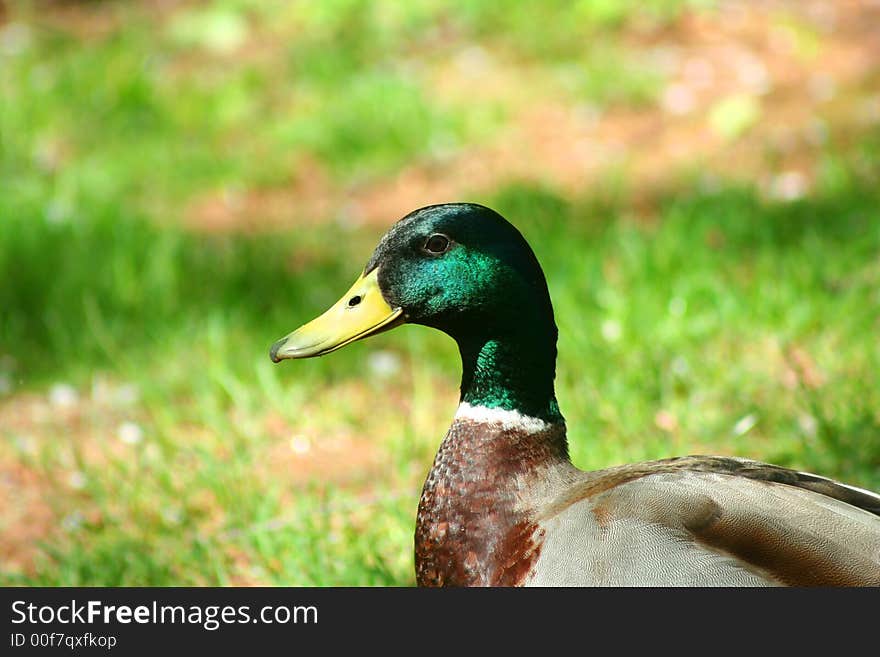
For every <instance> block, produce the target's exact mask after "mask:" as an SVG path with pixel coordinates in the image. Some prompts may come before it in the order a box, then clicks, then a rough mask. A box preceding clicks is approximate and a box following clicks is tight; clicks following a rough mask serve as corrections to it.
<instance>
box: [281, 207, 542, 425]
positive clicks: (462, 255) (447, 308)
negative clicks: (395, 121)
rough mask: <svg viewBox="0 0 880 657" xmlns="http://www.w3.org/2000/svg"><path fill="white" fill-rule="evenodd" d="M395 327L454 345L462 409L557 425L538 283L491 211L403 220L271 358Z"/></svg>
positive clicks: (426, 211)
mask: <svg viewBox="0 0 880 657" xmlns="http://www.w3.org/2000/svg"><path fill="white" fill-rule="evenodd" d="M404 322H410V323H415V324H423V325H426V326H431V327H434V328H437V329H440V330H441V331H444V332H445V333H447V334H449V335H450V336H452V337H453V338H454V339H455V340H456V341H457V342H458V344H459V348H460V350H461V354H462V360H463V367H464V372H463V377H462V399H463V400H464V401H467V402H469V403H471V404H480V405H485V406H489V407H500V408H506V409H508V410H519V411H521V412H524V413H528V414H531V415H534V416H537V417H544V418H551V419H558V414H559V411H558V408H556V402H555V399H554V397H553V377H554V374H555V360H556V335H557V331H556V324H555V323H554V320H553V307H552V304H551V302H550V295H549V293H548V290H547V282H546V280H545V278H544V274H543V272H542V271H541V267H540V265H539V264H538V261H537V258H536V257H535V254H534V253H533V251H532V249H531V247H530V246H529V245H528V243H527V242H526V241H525V239H524V238H523V236H522V235H521V234H520V232H519V231H518V230H517V229H516V228H515V227H514V226H513V225H511V224H510V223H509V222H508V221H507V220H505V219H504V218H503V217H502V216H501V215H499V214H498V213H496V212H495V211H493V210H491V209H489V208H487V207H484V206H482V205H476V204H472V203H453V204H445V205H432V206H428V207H425V208H421V209H420V210H416V211H415V212H412V213H410V214H408V215H407V216H406V217H404V218H403V219H401V220H400V221H398V222H397V223H396V224H395V225H394V226H392V228H391V229H390V230H389V231H388V232H387V233H386V234H385V236H384V237H383V238H382V240H381V241H380V242H379V245H378V246H377V247H376V250H375V251H374V253H373V255H372V257H371V258H370V260H369V262H368V263H367V266H366V267H365V269H364V273H363V275H362V276H361V277H360V278H359V279H358V281H356V282H355V284H354V285H353V286H352V288H351V289H350V290H349V291H348V292H347V293H346V294H345V295H344V296H343V297H342V298H341V299H340V300H339V301H338V302H337V303H336V304H335V305H334V306H333V307H332V308H330V310H328V311H327V312H326V313H325V314H324V315H322V316H321V317H319V318H318V319H316V320H313V321H312V322H310V323H309V324H306V325H305V326H303V327H302V328H300V329H298V330H297V331H295V332H294V333H291V334H290V335H288V336H287V337H286V338H283V339H282V340H279V341H278V342H276V343H275V345H273V347H272V351H271V356H272V359H273V360H275V361H276V362H277V361H279V360H281V359H284V358H307V357H311V356H320V355H323V354H325V353H329V352H330V351H333V350H335V349H338V348H340V347H342V346H344V345H346V344H348V343H350V342H353V341H355V340H358V339H361V338H363V337H367V336H368V335H373V334H375V333H378V332H380V331H384V330H387V329H389V328H392V327H394V326H397V325H399V324H402V323H404Z"/></svg>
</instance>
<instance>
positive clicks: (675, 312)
mask: <svg viewBox="0 0 880 657" xmlns="http://www.w3.org/2000/svg"><path fill="white" fill-rule="evenodd" d="M687 307H688V305H687V301H685V300H684V299H682V298H681V297H672V298H671V299H670V300H669V314H670V315H672V316H673V317H683V316H684V314H685V313H686V312H687Z"/></svg>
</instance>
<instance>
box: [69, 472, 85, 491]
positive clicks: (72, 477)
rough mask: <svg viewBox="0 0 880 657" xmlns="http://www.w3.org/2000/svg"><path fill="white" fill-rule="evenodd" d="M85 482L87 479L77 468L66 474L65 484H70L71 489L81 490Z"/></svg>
mask: <svg viewBox="0 0 880 657" xmlns="http://www.w3.org/2000/svg"><path fill="white" fill-rule="evenodd" d="M87 483H88V479H87V478H86V476H85V475H84V474H83V473H82V472H80V471H79V470H74V471H73V472H71V473H70V474H69V475H67V485H68V486H70V487H71V488H72V489H73V490H82V489H83V488H85V487H86V484H87Z"/></svg>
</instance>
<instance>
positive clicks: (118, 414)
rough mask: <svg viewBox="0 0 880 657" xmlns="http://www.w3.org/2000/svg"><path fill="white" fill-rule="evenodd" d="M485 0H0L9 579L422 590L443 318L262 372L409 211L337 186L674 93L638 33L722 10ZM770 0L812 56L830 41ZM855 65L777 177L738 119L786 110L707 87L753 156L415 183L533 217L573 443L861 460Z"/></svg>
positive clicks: (864, 442)
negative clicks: (548, 119) (454, 4)
mask: <svg viewBox="0 0 880 657" xmlns="http://www.w3.org/2000/svg"><path fill="white" fill-rule="evenodd" d="M496 6H497V3H491V2H471V3H467V4H466V6H465V5H462V6H460V7H458V8H457V9H453V8H450V6H449V5H448V4H447V3H434V2H419V3H411V4H410V3H407V4H406V5H403V4H401V3H395V2H369V3H367V2H355V1H344V2H343V1H336V0H334V1H333V2H325V3H316V4H310V3H286V2H259V3H258V2H251V1H247V0H222V1H216V2H205V3H196V2H181V3H170V4H168V5H166V6H163V8H162V9H157V8H156V7H155V6H154V5H152V4H151V3H146V2H145V3H109V2H108V3H101V2H84V3H43V4H41V5H36V6H35V5H34V4H33V3H29V2H19V3H16V2H12V3H11V4H10V5H9V8H8V9H7V10H6V14H5V15H2V16H0V18H2V20H3V22H2V23H0V30H2V31H0V93H2V99H3V102H2V103H0V277H2V281H3V283H2V285H0V439H2V443H0V495H2V496H4V497H5V499H2V502H0V536H2V545H0V558H2V562H0V584H44V585H59V584H65V585H192V584H196V585H200V584H221V585H227V584H271V585H276V584H277V585H385V584H395V585H410V584H412V583H413V575H412V556H411V552H412V532H413V527H414V517H415V507H416V504H417V499H418V493H419V490H420V487H421V483H422V481H423V479H424V476H425V474H426V472H427V470H428V468H429V465H430V461H431V458H432V456H433V453H434V451H435V449H436V447H437V445H438V444H439V440H440V438H441V436H442V434H443V432H444V430H445V427H446V426H448V422H449V419H450V417H451V415H452V413H453V410H454V407H455V404H456V401H457V396H456V395H457V390H456V386H457V377H458V365H457V353H456V350H455V348H454V345H453V344H452V343H451V341H449V340H448V339H447V338H445V337H444V336H440V335H435V334H434V333H432V332H430V331H428V330H427V329H423V328H420V327H405V328H403V329H400V330H398V331H395V332H393V333H390V334H387V335H383V336H380V337H376V338H373V339H371V340H369V341H367V342H364V343H358V344H356V345H353V346H351V347H349V348H347V349H345V350H343V351H341V352H339V353H336V354H333V356H331V357H329V358H325V359H319V360H317V361H308V362H303V363H293V364H291V363H285V364H284V365H282V366H277V365H272V364H271V363H270V362H269V359H268V353H267V352H268V348H269V346H270V345H271V344H272V342H273V341H274V340H276V339H277V338H278V337H281V336H282V335H284V334H286V333H287V332H289V331H290V330H292V329H293V328H295V327H296V326H297V325H299V324H300V323H302V322H303V321H305V320H307V319H310V318H311V317H312V316H314V315H315V314H316V313H318V312H320V311H322V310H323V309H324V308H325V307H326V306H327V305H329V304H330V303H331V302H333V301H335V299H336V298H337V297H338V295H339V294H340V293H341V292H342V291H344V290H345V289H346V288H347V286H348V285H349V284H350V282H351V280H353V279H354V277H355V276H356V275H357V273H358V272H359V271H360V269H361V268H362V266H363V264H364V263H365V262H366V260H367V258H368V256H369V254H370V252H371V250H372V248H373V246H374V245H375V243H376V241H377V240H378V238H379V237H380V236H381V234H382V232H384V229H385V228H386V227H387V226H388V225H390V223H391V222H392V221H393V220H395V219H396V218H398V217H399V216H401V215H403V214H405V213H406V212H407V211H409V210H411V209H413V207H409V206H403V205H401V207H399V208H397V210H398V211H397V212H396V214H391V215H383V214H382V213H376V214H377V216H372V215H371V214H370V213H369V212H368V211H364V210H363V207H364V206H363V205H361V206H359V205H357V203H354V202H352V199H354V200H355V201H357V200H358V199H362V198H363V197H364V196H369V195H370V194H373V195H374V196H375V195H379V196H382V197H383V198H387V197H389V196H393V193H394V191H393V190H394V189H395V187H394V186H393V185H390V186H388V187H387V188H386V187H383V185H385V184H386V183H387V182H388V181H392V182H393V181H394V180H396V179H399V178H398V177H399V176H401V175H404V173H405V172H407V171H409V170H410V169H411V167H413V166H414V165H415V166H418V167H422V168H423V169H425V170H427V171H429V172H431V175H432V176H433V177H435V178H437V179H444V176H450V175H454V172H453V170H454V169H455V168H456V166H457V163H459V162H461V158H462V157H469V158H473V157H478V155H473V150H472V149H474V148H476V149H479V148H483V147H485V148H487V149H489V150H491V149H492V145H493V144H498V143H502V144H504V143H509V142H510V136H509V135H510V133H509V132H508V131H509V130H510V126H511V125H515V124H516V117H518V116H520V115H521V114H522V113H523V112H527V111H528V109H529V108H530V107H531V106H532V105H533V104H534V103H536V102H544V101H548V100H552V101H553V102H555V103H557V104H560V105H562V106H565V107H571V108H574V109H575V111H577V112H580V114H578V116H581V115H583V114H584V113H586V114H589V115H590V116H592V115H593V114H597V115H598V116H600V117H607V119H608V120H609V121H611V120H614V117H619V116H621V115H626V116H633V115H634V114H632V113H635V112H641V113H643V114H644V116H651V117H653V116H663V114H662V110H661V109H659V108H658V107H659V105H661V104H662V101H663V99H664V98H666V97H667V96H666V95H664V94H665V90H668V88H669V85H671V84H672V83H673V82H674V80H673V79H672V78H673V77H674V74H673V73H670V68H669V66H668V65H666V64H664V62H665V61H666V59H668V52H667V51H666V50H663V49H662V48H659V47H658V46H657V42H658V40H661V39H663V40H664V41H663V42H664V43H676V38H678V37H677V35H678V34H680V33H686V32H687V30H688V26H689V25H691V23H692V21H695V20H696V21H706V23H705V25H708V26H709V29H721V28H720V27H719V25H721V24H723V23H724V17H723V16H718V15H717V14H716V13H715V12H716V7H715V6H714V4H713V3H709V2H693V1H691V2H685V1H666V2H662V1H660V0H657V1H654V2H650V3H644V2H641V3H620V2H584V3H570V2H559V3H550V4H547V5H546V7H544V8H543V9H542V12H544V13H542V15H541V17H540V20H538V17H536V16H535V14H534V13H533V12H532V11H531V10H529V9H527V8H526V6H525V3H522V4H521V5H520V4H518V5H516V8H515V9H510V10H504V11H501V10H500V9H496ZM759 19H760V20H762V21H765V22H764V23H760V26H761V27H762V28H764V29H766V30H767V31H768V33H770V32H771V31H772V30H774V29H775V30H781V31H782V32H783V33H785V34H788V35H789V36H790V37H791V39H792V43H794V44H795V46H796V47H795V51H796V52H797V53H800V54H797V57H800V58H801V60H799V61H802V63H804V65H805V66H806V65H808V64H809V62H810V61H812V60H811V59H810V57H813V56H817V55H816V53H819V54H821V53H822V47H823V44H824V42H823V39H825V38H830V37H828V35H823V34H821V33H818V32H816V30H815V29H814V28H813V27H811V25H812V24H811V23H809V21H806V19H804V18H803V17H802V16H800V15H799V14H797V13H791V12H788V13H786V12H784V11H782V10H780V12H779V13H778V14H772V15H765V14H760V16H759ZM713 21H715V23H713ZM698 25H703V23H698ZM713 25H714V26H715V28H713ZM682 38H684V37H682ZM829 47H830V46H829ZM646 48H647V49H648V50H647V52H649V53H650V54H651V56H642V54H643V53H644V52H646V51H645V49H646ZM804 52H806V53H807V54H806V55H804V54H803V53H804ZM811 53H812V54H811ZM450 61H451V62H453V66H452V69H453V73H454V75H452V77H453V78H454V79H453V83H452V84H451V85H450V84H449V82H448V79H449V77H450V72H449V71H450ZM486 61H490V62H493V63H492V65H491V66H490V67H489V69H488V70H486V68H485V67H486V66H487V64H486ZM474 69H476V70H483V71H485V76H484V77H483V78H478V79H476V80H475V79H472V78H469V77H468V75H469V73H468V71H472V70H474ZM462 71H464V72H462ZM870 75H873V76H874V77H869V78H867V79H868V80H869V81H876V80H877V79H880V77H878V76H876V71H874V72H871V73H870ZM456 76H457V77H456ZM505 77H506V78H507V79H509V80H512V81H513V83H512V84H508V85H506V86H503V87H502V88H499V89H490V90H489V92H486V91H485V89H483V90H481V89H480V88H479V87H484V86H487V85H489V86H491V83H492V80H499V79H504V78H505ZM444 80H445V81H446V82H445V83H444V82H443V81H444ZM857 82H858V84H854V85H853V87H852V88H850V89H848V90H847V92H846V94H838V97H837V98H838V100H837V101H836V102H835V103H831V104H830V105H826V106H823V107H822V108H819V109H818V110H817V117H819V118H820V119H821V120H822V121H823V122H822V123H821V124H820V127H821V128H822V129H821V130H819V132H820V133H821V135H822V138H821V139H817V140H813V141H812V142H811V143H810V147H809V148H808V149H806V150H804V149H799V150H798V149H795V151H794V155H791V157H794V158H795V159H796V160H797V161H798V162H800V163H802V164H803V163H804V162H805V163H806V165H805V166H807V168H808V170H809V172H810V178H809V180H810V185H809V188H808V189H806V190H797V193H793V194H787V195H786V194H782V195H781V196H780V195H779V194H775V195H774V194H772V193H769V194H768V191H767V190H768V186H767V185H766V184H765V181H766V176H767V175H770V174H772V173H773V172H774V171H776V170H777V168H778V167H779V166H781V164H780V163H781V162H782V160H781V159H780V158H783V156H781V155H779V153H778V152H776V151H773V149H772V148H771V146H772V140H770V139H769V138H768V137H767V135H766V133H762V132H761V126H762V124H763V123H765V119H767V120H766V122H767V123H769V117H770V116H772V111H773V107H774V106H777V105H778V106H784V105H785V100H786V99H785V97H784V94H780V95H779V97H777V96H774V95H773V94H772V93H771V94H770V95H769V96H750V95H746V96H742V95H733V96H727V95H722V96H721V97H720V98H721V100H719V101H718V102H713V103H710V104H709V105H708V106H707V109H706V111H705V112H703V113H701V114H700V117H701V119H700V120H701V121H702V122H703V123H706V124H707V125H709V126H710V127H711V126H715V127H716V128H718V127H719V126H720V129H719V130H717V132H719V133H720V134H721V136H722V138H723V139H724V140H727V141H724V142H722V145H721V146H720V147H719V150H720V151H722V152H723V151H724V149H729V152H730V153H734V154H739V153H741V152H742V149H744V148H746V147H748V146H749V145H751V147H752V148H753V150H755V151H756V152H758V153H760V158H759V160H758V162H759V165H758V166H756V167H755V168H754V169H749V170H747V171H742V170H740V171H735V172H731V171H730V170H729V169H728V170H725V169H724V167H719V170H718V171H717V172H712V175H707V172H706V171H705V170H697V169H699V167H698V166H692V167H691V168H690V169H687V167H685V168H684V169H683V170H682V171H681V175H679V176H676V177H675V178H674V179H673V178H670V179H667V180H664V184H662V185H659V186H658V185H655V184H654V183H655V182H656V180H655V179H654V178H652V179H651V190H650V193H646V192H645V191H644V189H645V186H646V184H647V183H646V182H645V180H643V179H642V178H640V177H639V176H638V175H635V174H632V175H630V173H629V172H628V170H627V169H626V168H625V167H624V165H623V164H621V163H620V161H619V160H614V161H611V162H610V163H609V164H608V167H607V168H606V169H604V170H603V172H602V173H601V174H600V176H599V178H598V179H597V181H598V182H597V184H594V185H586V184H584V185H574V186H568V187H566V186H562V185H554V184H553V183H552V180H551V181H549V182H548V180H546V179H542V178H541V177H540V176H537V177H531V178H529V177H523V176H520V177H519V178H517V177H512V178H510V179H501V178H499V179H498V180H495V181H492V183H491V184H483V185H481V186H478V185H477V183H476V182H474V184H473V186H472V187H467V186H466V185H465V186H464V187H461V186H459V187H454V186H453V187H451V188H450V189H453V190H454V191H455V192H456V193H458V194H460V196H456V197H454V198H433V197H426V198H424V201H423V202H422V201H421V200H420V201H419V203H420V204H427V203H431V202H437V201H442V200H465V199H467V200H476V201H479V202H482V203H485V204H488V205H490V206H492V207H494V208H496V209H498V210H499V211H500V212H501V213H502V214H504V215H505V216H507V217H508V218H509V219H511V220H512V221H513V222H514V223H515V224H516V225H517V226H518V227H519V228H520V229H521V230H522V232H523V233H524V234H525V235H526V237H527V238H528V239H529V241H530V242H531V243H532V245H533V247H534V249H535V251H536V253H537V255H538V257H539V259H540V260H541V262H542V263H543V265H544V268H545V270H546V273H547V277H548V280H549V284H550V289H551V293H552V295H553V299H554V303H555V307H556V312H557V320H558V323H559V326H560V366H559V374H558V396H559V400H560V404H561V407H562V410H563V412H564V414H565V415H566V417H567V419H568V422H569V436H570V442H571V448H572V455H573V459H574V461H575V463H576V464H577V465H578V466H580V467H582V468H586V469H592V468H600V467H604V466H607V465H612V464H617V463H621V462H627V461H635V460H640V459H647V458H658V457H664V456H671V455H676V454H685V453H722V454H736V455H742V456H750V457H753V458H759V459H763V460H768V461H771V462H775V463H779V464H782V465H789V466H793V467H797V468H800V469H806V470H810V471H815V472H818V473H822V474H825V475H828V476H832V477H836V478H840V479H842V480H844V481H847V482H850V483H853V484H856V485H860V486H864V487H867V488H873V489H878V488H880V414H878V409H880V385H878V383H880V380H878V374H877V373H878V372H880V341H878V339H877V336H878V334H880V257H878V253H880V216H878V212H880V211H878V207H880V190H878V189H877V186H876V180H877V177H878V174H880V156H878V152H880V150H878V146H880V130H878V128H877V121H876V117H875V118H874V119H871V120H869V121H862V122H861V123H859V122H858V121H853V120H850V119H851V118H852V116H853V115H855V114H857V112H856V111H855V110H853V108H854V107H863V106H866V105H865V103H869V104H870V103H871V102H875V101H876V100H877V99H876V98H875V97H874V96H872V95H871V93H873V92H872V91H871V89H872V87H871V86H870V85H869V84H867V83H866V82H865V80H864V79H860V80H858V81H857ZM820 91H821V90H820ZM762 93H763V92H762ZM755 98H757V100H756V99H755ZM866 99H867V100H866ZM774 103H775V105H774ZM639 116H641V114H640V115H639ZM871 116H873V115H871ZM599 120H600V121H601V120H605V119H604V118H600V119H599ZM663 120H664V121H665V120H666V119H663ZM816 120H818V119H816ZM815 128H816V123H815V121H814V122H812V123H808V124H807V128H805V130H807V129H809V130H813V132H815V131H816V130H815ZM609 129H610V128H609ZM699 134H701V133H699ZM699 134H697V137H698V138H699ZM810 134H813V133H810ZM477 152H478V153H479V151H477ZM462 153H463V154H464V156H462ZM783 155H784V157H789V156H790V154H789V152H788V151H785V153H784V154H783ZM521 157H522V159H528V158H529V156H527V155H525V154H522V155H521ZM783 159H784V158H783ZM489 164H490V165H491V162H490V163H489ZM664 166H665V160H662V158H661V163H660V168H661V169H662V168H663V167H664ZM490 168H491V166H490ZM637 172H638V169H637V171H636V173H637ZM768 172H770V173H768ZM404 180H406V178H404ZM773 180H775V179H773ZM771 182H772V180H771ZM770 188H771V191H772V185H770ZM383 189H388V190H389V191H388V192H387V194H382V190H383ZM441 189H442V188H441ZM335 199H340V201H337V200H335ZM401 203H403V201H401ZM218 205H219V207H221V208H222V209H223V210H224V212H226V213H227V214H229V213H230V212H231V213H232V214H233V215H234V216H233V219H234V221H227V220H226V219H225V218H224V219H223V220H222V221H218V220H217V218H216V216H215V215H216V213H213V214H212V211H211V208H214V207H215V206H218ZM391 205H392V206H393V203H392V204H391ZM279 207H280V209H279ZM205 208H208V210H206V209H205ZM230 208H231V210H230ZM224 217H226V215H224Z"/></svg>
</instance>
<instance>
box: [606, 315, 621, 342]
mask: <svg viewBox="0 0 880 657" xmlns="http://www.w3.org/2000/svg"><path fill="white" fill-rule="evenodd" d="M600 330H601V331H602V337H603V338H605V341H606V342H617V341H619V340H620V338H621V336H622V335H623V327H622V326H621V325H620V322H618V321H617V320H616V319H606V320H604V321H603V322H602V326H601V328H600Z"/></svg>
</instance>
